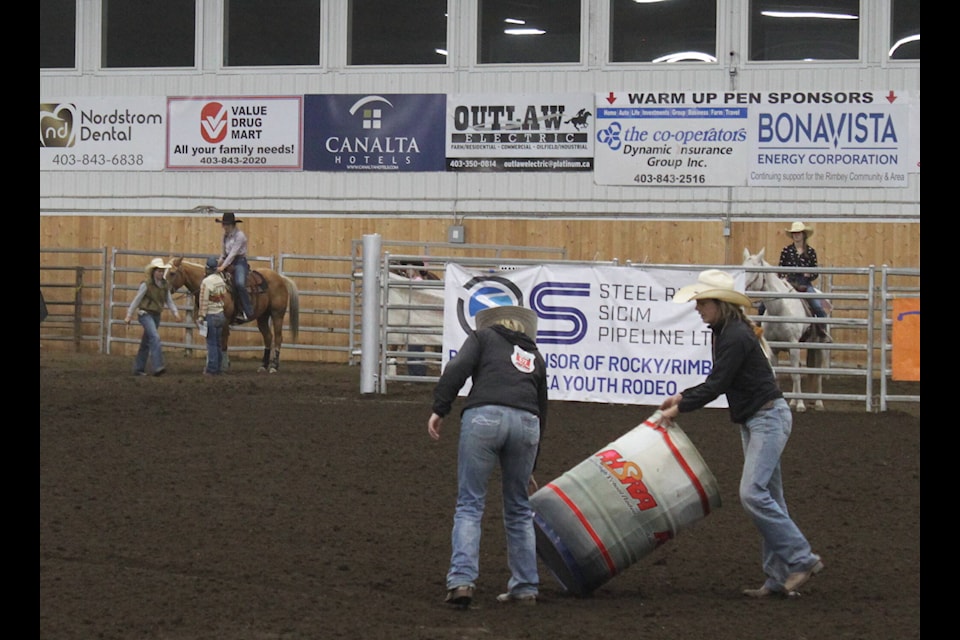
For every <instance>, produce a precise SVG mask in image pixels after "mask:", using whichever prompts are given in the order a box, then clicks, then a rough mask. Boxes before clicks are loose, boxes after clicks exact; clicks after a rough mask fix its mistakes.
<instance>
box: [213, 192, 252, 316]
mask: <svg viewBox="0 0 960 640" xmlns="http://www.w3.org/2000/svg"><path fill="white" fill-rule="evenodd" d="M217 222H218V223H220V224H222V225H223V250H222V251H221V253H220V260H219V262H218V266H217V271H219V272H221V273H223V271H225V270H226V269H227V268H228V267H231V266H232V267H233V282H234V284H235V285H236V287H237V292H238V293H239V296H240V307H241V308H240V311H239V312H237V314H236V315H237V320H239V321H240V322H246V321H247V320H250V319H252V318H253V306H252V305H251V304H250V293H249V292H248V291H247V274H248V273H250V265H249V264H247V236H246V234H244V233H243V231H240V229H238V228H237V223H239V222H243V220H240V219H239V218H237V217H236V214H234V213H233V212H232V211H227V212H226V213H224V214H223V218H217Z"/></svg>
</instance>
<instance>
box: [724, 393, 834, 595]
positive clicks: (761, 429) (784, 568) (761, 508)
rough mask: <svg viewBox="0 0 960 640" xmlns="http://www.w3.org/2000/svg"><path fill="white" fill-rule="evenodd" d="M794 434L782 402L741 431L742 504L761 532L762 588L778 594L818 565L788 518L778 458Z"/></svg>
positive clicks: (788, 413)
mask: <svg viewBox="0 0 960 640" xmlns="http://www.w3.org/2000/svg"><path fill="white" fill-rule="evenodd" d="M792 428H793V414H791V413H790V406H789V405H788V404H787V401H786V400H784V399H783V398H779V399H778V400H776V401H774V404H773V407H771V408H769V409H761V410H760V411H757V412H756V413H755V414H753V416H751V417H750V418H749V419H747V421H746V423H745V424H743V425H741V427H740V436H741V439H742V441H743V474H742V475H741V477H740V504H742V505H743V508H744V509H745V510H746V512H747V513H748V514H749V515H750V517H751V519H752V520H753V524H754V525H755V526H756V527H757V530H758V531H759V532H760V538H761V540H762V542H761V549H760V550H761V558H762V562H763V572H764V573H765V574H766V575H767V580H766V583H765V586H766V587H767V588H768V589H771V590H773V591H782V590H783V583H784V581H786V579H787V576H788V575H790V574H791V573H794V572H796V571H806V570H808V569H810V568H811V567H813V565H815V564H816V563H817V561H818V560H820V557H819V556H817V555H815V554H814V553H812V552H811V550H810V544H809V543H808V542H807V539H806V538H805V537H804V536H803V533H801V532H800V529H799V528H798V527H797V525H796V524H795V523H794V522H793V520H792V519H791V518H790V514H789V513H788V512H787V502H786V500H785V499H784V497H783V477H782V476H781V473H780V456H781V454H782V453H783V449H784V447H785V446H786V444H787V440H788V439H789V437H790V431H791V429H792Z"/></svg>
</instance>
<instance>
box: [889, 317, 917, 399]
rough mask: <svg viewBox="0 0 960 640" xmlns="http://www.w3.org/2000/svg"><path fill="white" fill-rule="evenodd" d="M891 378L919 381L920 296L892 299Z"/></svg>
mask: <svg viewBox="0 0 960 640" xmlns="http://www.w3.org/2000/svg"><path fill="white" fill-rule="evenodd" d="M893 379H894V380H904V381H916V382H919V381H920V298H898V299H896V300H894V301H893Z"/></svg>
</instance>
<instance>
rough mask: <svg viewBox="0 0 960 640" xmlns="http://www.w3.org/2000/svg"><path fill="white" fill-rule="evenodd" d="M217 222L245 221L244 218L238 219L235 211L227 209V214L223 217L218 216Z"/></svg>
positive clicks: (234, 222)
mask: <svg viewBox="0 0 960 640" xmlns="http://www.w3.org/2000/svg"><path fill="white" fill-rule="evenodd" d="M217 222H219V223H223V224H237V223H238V222H243V220H240V219H238V218H237V216H236V214H235V213H233V211H227V212H226V213H225V214H223V218H217Z"/></svg>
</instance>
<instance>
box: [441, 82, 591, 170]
mask: <svg viewBox="0 0 960 640" xmlns="http://www.w3.org/2000/svg"><path fill="white" fill-rule="evenodd" d="M593 135H594V134H593V96H592V95H591V94H589V93H571V94H534V95H523V94H521V95H514V94H464V95H449V96H447V145H446V146H447V170H448V171H590V170H591V169H593Z"/></svg>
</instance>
